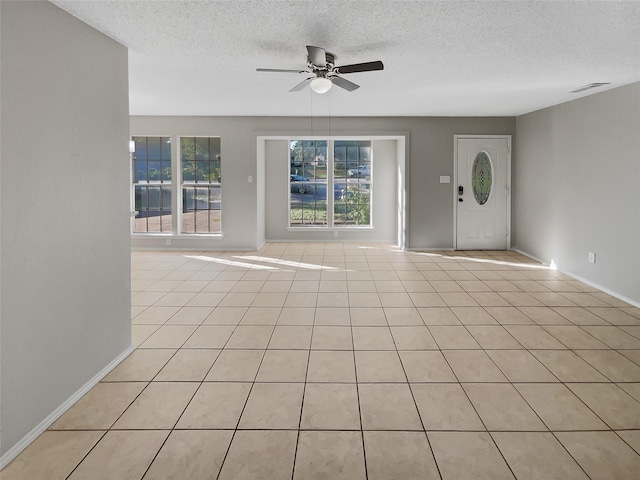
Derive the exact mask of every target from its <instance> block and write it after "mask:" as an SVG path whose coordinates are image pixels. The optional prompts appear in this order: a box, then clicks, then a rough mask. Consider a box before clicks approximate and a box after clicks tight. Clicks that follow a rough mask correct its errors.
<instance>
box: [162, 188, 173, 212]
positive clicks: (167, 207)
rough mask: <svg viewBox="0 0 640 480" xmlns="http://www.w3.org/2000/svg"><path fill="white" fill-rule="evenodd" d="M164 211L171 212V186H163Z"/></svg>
mask: <svg viewBox="0 0 640 480" xmlns="http://www.w3.org/2000/svg"><path fill="white" fill-rule="evenodd" d="M162 212H163V213H165V214H166V213H169V214H170V213H171V188H166V187H163V188H162Z"/></svg>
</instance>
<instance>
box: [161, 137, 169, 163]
mask: <svg viewBox="0 0 640 480" xmlns="http://www.w3.org/2000/svg"><path fill="white" fill-rule="evenodd" d="M161 155H162V160H164V161H167V162H168V161H171V139H170V138H169V137H162V153H161Z"/></svg>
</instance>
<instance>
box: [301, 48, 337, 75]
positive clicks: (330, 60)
mask: <svg viewBox="0 0 640 480" xmlns="http://www.w3.org/2000/svg"><path fill="white" fill-rule="evenodd" d="M324 53H325V58H326V62H327V63H326V65H325V66H324V67H319V66H317V65H315V64H314V63H313V62H312V61H311V57H310V56H308V55H307V67H309V68H310V69H311V70H312V71H313V72H317V71H327V72H330V71H332V70H333V67H334V66H335V64H336V56H335V55H334V54H333V53H329V52H324Z"/></svg>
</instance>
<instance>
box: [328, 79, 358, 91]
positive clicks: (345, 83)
mask: <svg viewBox="0 0 640 480" xmlns="http://www.w3.org/2000/svg"><path fill="white" fill-rule="evenodd" d="M331 81H332V82H333V83H335V84H336V85H337V86H339V87H340V88H344V89H345V90H347V91H349V92H353V91H354V90H355V89H357V88H360V85H356V84H355V83H353V82H350V81H349V80H347V79H345V78H342V77H331Z"/></svg>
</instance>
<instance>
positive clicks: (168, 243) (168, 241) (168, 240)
mask: <svg viewBox="0 0 640 480" xmlns="http://www.w3.org/2000/svg"><path fill="white" fill-rule="evenodd" d="M166 244H167V247H170V246H171V239H170V238H167V241H166Z"/></svg>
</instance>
